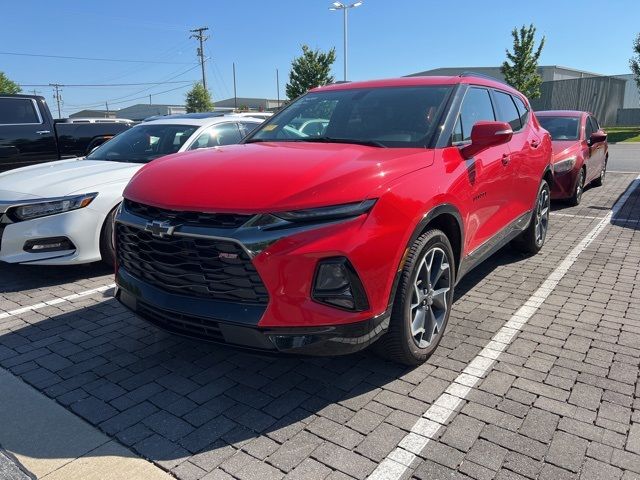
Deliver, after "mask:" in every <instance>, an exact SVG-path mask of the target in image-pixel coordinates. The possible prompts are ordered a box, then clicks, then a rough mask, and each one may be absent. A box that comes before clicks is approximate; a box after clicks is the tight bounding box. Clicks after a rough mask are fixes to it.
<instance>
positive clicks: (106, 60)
mask: <svg viewBox="0 0 640 480" xmlns="http://www.w3.org/2000/svg"><path fill="white" fill-rule="evenodd" d="M0 55H12V56H18V57H41V58H60V59H63V60H88V61H92V62H119V63H156V64H162V65H189V64H190V63H191V62H165V61H160V60H131V59H123V58H92V57H71V56H66V55H45V54H40V53H22V52H0Z"/></svg>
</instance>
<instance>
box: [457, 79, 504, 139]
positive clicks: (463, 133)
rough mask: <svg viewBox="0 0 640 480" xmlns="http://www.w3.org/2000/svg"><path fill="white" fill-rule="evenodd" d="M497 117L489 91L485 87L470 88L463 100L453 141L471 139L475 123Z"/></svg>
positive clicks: (492, 119)
mask: <svg viewBox="0 0 640 480" xmlns="http://www.w3.org/2000/svg"><path fill="white" fill-rule="evenodd" d="M495 119H496V117H495V114H494V112H493V104H492V103H491V97H490V95H489V91H488V90H487V89H485V88H476V87H472V88H470V89H469V90H468V91H467V93H466V95H465V96H464V100H463V101H462V108H461V109H460V116H459V117H458V121H457V123H456V126H455V128H454V131H453V132H454V133H453V137H452V142H460V141H467V140H471V129H472V128H473V125H474V124H476V123H477V122H481V121H491V122H493V121H495Z"/></svg>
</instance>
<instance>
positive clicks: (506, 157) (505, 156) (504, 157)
mask: <svg viewBox="0 0 640 480" xmlns="http://www.w3.org/2000/svg"><path fill="white" fill-rule="evenodd" d="M510 161H511V157H510V156H509V155H508V154H506V153H503V154H502V164H503V165H508V164H509V162H510Z"/></svg>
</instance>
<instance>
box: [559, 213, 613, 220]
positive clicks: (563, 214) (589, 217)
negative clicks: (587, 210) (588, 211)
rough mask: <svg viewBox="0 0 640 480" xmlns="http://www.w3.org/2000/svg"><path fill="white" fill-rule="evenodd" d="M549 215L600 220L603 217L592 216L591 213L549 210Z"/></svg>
mask: <svg viewBox="0 0 640 480" xmlns="http://www.w3.org/2000/svg"><path fill="white" fill-rule="evenodd" d="M550 215H553V216H554V217H570V218H588V219H590V220H601V219H603V218H604V217H594V216H591V215H576V214H572V213H558V212H551V213H550Z"/></svg>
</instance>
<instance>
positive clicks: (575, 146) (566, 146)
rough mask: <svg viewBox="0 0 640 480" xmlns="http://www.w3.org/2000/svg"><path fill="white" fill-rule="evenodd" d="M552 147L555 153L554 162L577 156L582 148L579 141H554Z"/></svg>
mask: <svg viewBox="0 0 640 480" xmlns="http://www.w3.org/2000/svg"><path fill="white" fill-rule="evenodd" d="M551 146H552V147H551V148H552V151H553V156H552V162H557V161H559V160H563V159H565V158H567V157H569V156H571V155H576V154H577V153H578V152H580V148H581V147H580V142H579V141H578V140H554V141H553V142H551Z"/></svg>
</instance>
